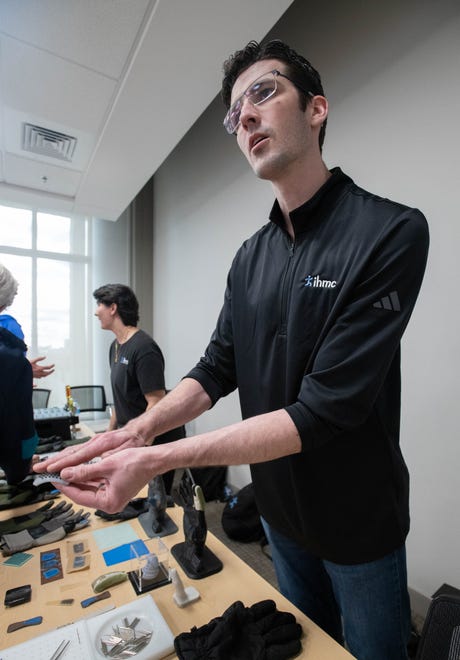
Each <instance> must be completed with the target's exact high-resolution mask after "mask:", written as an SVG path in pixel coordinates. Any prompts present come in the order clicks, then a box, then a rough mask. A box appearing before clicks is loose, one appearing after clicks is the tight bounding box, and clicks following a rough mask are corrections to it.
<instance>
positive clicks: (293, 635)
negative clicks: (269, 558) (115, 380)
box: [174, 600, 302, 660]
mask: <svg viewBox="0 0 460 660" xmlns="http://www.w3.org/2000/svg"><path fill="white" fill-rule="evenodd" d="M301 636H302V628H301V626H300V625H299V624H298V623H296V620H295V617H294V615H293V614H291V613H289V612H279V611H278V610H277V609H276V605H275V603H274V602H273V601H272V600H262V601H260V602H259V603H255V604H254V605H252V606H251V607H245V606H244V605H243V603H242V602H241V601H237V602H236V603H233V605H230V607H229V608H228V609H227V610H225V612H224V613H223V614H222V616H221V617H217V618H215V619H212V620H211V621H210V622H209V623H207V624H206V625H204V626H201V627H200V628H192V630H191V631H190V632H189V633H181V634H180V635H178V636H177V637H176V638H175V640H174V648H175V650H176V653H177V656H178V658H179V659H180V660H286V659H287V658H293V657H294V656H296V655H297V654H298V653H299V652H300V650H301V648H302V645H301V643H300V637H301Z"/></svg>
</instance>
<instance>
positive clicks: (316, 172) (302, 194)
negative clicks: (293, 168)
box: [272, 159, 331, 239]
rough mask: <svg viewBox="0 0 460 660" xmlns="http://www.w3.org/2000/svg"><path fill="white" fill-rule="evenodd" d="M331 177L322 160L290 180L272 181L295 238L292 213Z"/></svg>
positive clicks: (288, 228)
mask: <svg viewBox="0 0 460 660" xmlns="http://www.w3.org/2000/svg"><path fill="white" fill-rule="evenodd" d="M330 176H331V173H330V172H329V170H328V169H327V167H326V165H325V163H324V161H323V160H322V159H320V161H319V163H315V164H314V166H313V167H310V168H303V169H302V170H298V172H296V174H295V176H294V177H290V178H289V179H288V180H286V179H285V178H284V179H282V180H280V181H272V186H273V190H274V191H275V195H276V199H277V200H278V204H279V206H280V209H281V212H282V214H283V217H284V221H285V223H286V229H287V231H288V233H289V235H290V236H291V238H292V239H293V238H294V228H293V226H292V222H291V218H290V216H289V213H290V211H293V210H294V209H296V208H298V207H299V206H301V205H302V204H305V202H307V201H308V200H309V199H311V198H312V197H313V195H314V194H315V193H316V192H317V191H318V190H319V189H320V188H321V186H323V185H324V184H325V183H326V181H327V180H328V179H329V177H330Z"/></svg>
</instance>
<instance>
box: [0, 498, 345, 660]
mask: <svg viewBox="0 0 460 660" xmlns="http://www.w3.org/2000/svg"><path fill="white" fill-rule="evenodd" d="M141 494H142V493H141ZM62 499H65V498H63V497H60V498H59V499H58V500H57V502H59V501H60V500H62ZM38 506H40V505H39V504H35V505H29V506H27V507H20V508H16V509H10V510H8V511H0V520H5V519H7V518H10V517H12V516H18V515H21V514H22V513H26V512H28V511H31V510H33V509H35V508H37V507H38ZM74 508H79V507H77V506H76V505H74ZM167 513H168V515H169V516H170V518H171V519H172V520H173V521H174V522H176V523H177V525H178V528H179V529H178V531H177V532H176V533H174V534H171V535H169V536H165V537H163V538H162V539H161V540H162V542H163V543H164V545H165V546H166V547H167V548H168V549H170V548H171V547H172V546H174V545H175V544H177V543H179V542H182V541H183V539H184V537H183V532H182V515H183V510H182V508H180V507H174V508H168V509H167ZM120 524H124V525H126V524H129V525H130V526H131V527H132V529H133V530H134V532H135V533H136V534H137V535H138V537H139V538H140V539H143V540H144V541H145V543H146V545H147V547H149V549H154V544H157V543H158V541H157V540H156V539H149V538H148V536H147V535H146V533H145V531H144V530H143V528H142V526H141V525H140V524H139V522H138V520H137V519H132V520H130V521H128V523H117V522H115V523H114V522H106V521H104V520H103V519H101V518H99V517H98V516H95V515H94V512H92V515H91V524H90V525H89V526H88V527H86V528H84V529H82V530H80V531H77V532H73V533H72V534H70V535H69V536H67V537H66V538H65V539H63V540H62V541H60V542H58V543H53V544H51V545H47V546H41V547H38V548H33V549H30V550H27V552H28V553H30V554H31V555H32V558H31V559H30V560H29V561H28V562H27V563H26V564H24V565H23V566H21V567H19V568H18V567H14V566H6V565H5V564H4V563H3V562H4V560H5V559H6V558H5V557H3V558H0V598H1V601H2V603H3V598H4V595H5V591H6V590H7V589H10V588H12V587H17V586H20V585H23V584H31V586H32V598H31V601H30V602H29V603H26V604H22V605H19V606H16V607H11V608H4V607H2V611H1V615H0V649H2V650H3V649H6V648H8V647H10V646H13V645H16V644H19V643H21V642H23V641H26V640H30V639H32V638H34V637H35V636H37V635H41V634H43V633H45V632H47V631H50V630H54V629H55V628H56V627H58V626H61V625H64V624H67V623H71V622H74V621H76V620H78V619H80V618H82V617H83V616H85V615H90V614H93V613H97V611H98V610H104V609H106V608H107V606H115V607H118V606H121V605H124V604H126V603H128V602H131V601H135V600H136V598H138V597H139V596H137V595H136V593H135V590H134V588H133V586H132V584H131V583H130V582H129V581H126V582H123V583H121V584H118V585H115V586H113V587H110V588H109V591H110V594H111V597H110V598H109V599H108V600H103V601H101V602H99V603H95V604H94V605H91V606H90V607H89V608H87V609H82V607H81V605H80V602H81V601H82V600H83V599H85V598H88V597H90V596H92V595H94V592H93V590H92V587H91V583H92V581H93V580H94V579H95V578H96V577H97V576H100V575H102V574H105V573H108V572H111V571H114V570H116V571H118V570H121V571H131V570H135V569H136V566H137V564H136V562H135V560H128V561H125V562H123V563H119V564H116V565H114V566H109V567H108V566H107V565H106V563H105V561H104V558H103V555H102V552H103V550H101V549H100V543H99V544H98V543H97V541H96V538H95V535H94V531H95V530H100V529H104V528H105V529H107V532H108V533H109V530H110V532H112V533H113V532H116V531H117V526H119V525H120ZM77 539H78V540H85V541H86V542H87V544H88V548H89V552H90V561H91V565H90V568H89V569H86V570H84V571H79V572H67V570H66V566H67V560H68V547H67V541H69V540H72V541H75V540H77ZM206 546H207V547H208V548H209V549H210V550H211V551H212V552H213V553H214V554H215V555H216V556H217V557H218V558H219V559H220V560H221V561H222V563H223V569H222V570H221V571H220V572H218V573H216V574H214V575H210V576H209V577H206V578H203V579H200V580H193V579H190V578H189V577H187V575H186V574H185V573H184V571H183V570H182V568H181V567H180V566H179V565H178V563H177V562H176V560H175V559H174V557H173V555H172V554H171V553H169V558H168V561H169V568H176V569H177V572H178V574H179V576H180V578H181V580H182V582H183V584H184V586H185V587H194V588H195V589H197V590H198V591H199V593H200V599H199V600H197V601H196V602H194V603H192V604H190V605H188V606H187V607H184V608H179V607H178V606H177V605H176V604H175V602H174V600H173V594H174V591H175V587H174V585H173V584H171V583H169V584H166V585H164V586H161V587H159V588H157V589H154V590H153V591H150V592H148V593H149V595H150V596H151V597H152V598H153V599H154V601H155V603H156V605H157V606H158V608H159V609H160V612H161V614H162V615H163V617H164V619H165V620H166V622H167V624H168V626H169V627H170V629H171V631H172V633H173V635H177V634H179V633H180V632H183V631H189V630H190V629H191V628H192V627H193V626H200V625H203V624H205V623H208V622H209V621H210V620H211V619H212V618H214V617H216V616H220V615H221V614H222V613H223V612H224V610H225V609H226V608H227V607H228V606H229V605H231V604H232V603H234V602H235V601H237V600H240V601H242V602H243V603H244V605H246V606H250V605H252V604H253V603H256V602H258V601H260V600H265V599H268V598H270V599H273V600H274V601H275V603H276V605H277V607H278V609H279V610H282V611H288V612H292V613H293V614H294V616H295V617H296V619H297V621H298V622H299V623H300V624H301V625H302V628H303V632H304V635H303V639H302V646H303V650H302V653H301V654H300V655H299V656H298V657H299V658H303V659H305V660H347V659H348V660H350V659H351V658H352V657H353V656H351V655H350V654H349V653H348V652H347V651H346V650H345V649H344V648H342V647H341V646H339V645H338V644H337V643H336V642H335V641H334V640H332V639H331V638H330V637H329V636H328V635H327V634H326V633H324V632H323V631H322V630H321V629H320V628H319V627H318V626H316V625H315V624H314V623H313V622H312V621H310V619H308V618H307V617H306V616H305V615H304V614H302V613H301V612H300V611H299V610H298V609H297V608H296V607H294V605H292V604H291V603H290V602H289V601H288V600H287V599H285V598H284V597H283V596H282V595H281V594H280V593H279V592H278V591H277V590H276V589H275V588H273V587H272V586H271V585H270V584H269V583H268V582H266V581H265V580H264V579H263V578H262V577H261V576H260V575H258V574H257V573H256V572H255V571H253V570H252V569H251V568H250V567H249V566H248V565H247V564H246V563H245V562H243V561H242V560H241V559H239V557H237V556H236V555H235V554H234V553H233V552H232V551H231V550H230V549H229V548H227V547H226V546H225V545H224V544H223V543H221V542H220V541H219V540H218V539H217V538H216V537H215V536H214V535H213V534H211V533H208V535H207V539H206ZM54 548H60V551H61V560H62V566H63V569H64V570H63V573H64V575H63V578H62V579H59V580H56V581H52V582H49V583H46V584H43V585H42V584H40V553H41V552H43V551H47V550H52V549H54ZM70 598H73V599H74V602H73V604H71V605H55V604H50V603H52V602H53V601H60V600H63V599H70ZM38 615H41V616H42V617H43V622H42V623H41V624H40V625H38V626H33V627H26V628H22V629H21V630H17V631H15V632H12V633H7V632H6V630H7V627H8V625H9V624H10V623H13V622H16V621H21V620H24V619H28V618H31V617H36V616H38ZM0 657H1V654H0ZM170 657H175V656H170ZM63 660H65V656H64V658H63Z"/></svg>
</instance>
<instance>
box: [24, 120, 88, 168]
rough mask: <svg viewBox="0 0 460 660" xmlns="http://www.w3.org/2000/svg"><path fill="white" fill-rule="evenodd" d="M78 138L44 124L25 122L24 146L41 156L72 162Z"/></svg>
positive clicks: (25, 148)
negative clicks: (36, 124)
mask: <svg viewBox="0 0 460 660" xmlns="http://www.w3.org/2000/svg"><path fill="white" fill-rule="evenodd" d="M76 146H77V138H74V137H72V136H71V135H65V133H58V132H57V131H51V130H50V129H49V128H43V126H34V124H23V133H22V148H23V149H24V150H25V151H31V152H32V153H34V154H39V155H40V156H47V157H48V158H57V159H58V160H65V161H67V162H72V157H73V154H74V151H75V147H76Z"/></svg>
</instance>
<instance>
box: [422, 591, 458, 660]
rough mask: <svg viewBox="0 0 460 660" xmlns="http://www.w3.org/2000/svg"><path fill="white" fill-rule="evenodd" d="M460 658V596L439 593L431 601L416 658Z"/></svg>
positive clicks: (430, 659) (426, 659) (440, 659)
mask: <svg viewBox="0 0 460 660" xmlns="http://www.w3.org/2000/svg"><path fill="white" fill-rule="evenodd" d="M459 658H460V597H458V596H457V595H454V594H442V593H441V594H440V595H439V596H436V597H435V598H433V600H432V601H431V605H430V607H429V609H428V613H427V615H426V619H425V623H424V625H423V630H422V635H421V637H420V642H419V645H418V648H417V655H416V660H458V659H459Z"/></svg>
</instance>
